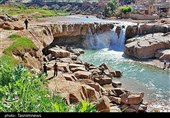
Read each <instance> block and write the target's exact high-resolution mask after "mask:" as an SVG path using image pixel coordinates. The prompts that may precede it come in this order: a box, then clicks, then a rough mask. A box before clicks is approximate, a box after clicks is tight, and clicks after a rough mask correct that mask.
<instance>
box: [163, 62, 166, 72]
mask: <svg viewBox="0 0 170 118" xmlns="http://www.w3.org/2000/svg"><path fill="white" fill-rule="evenodd" d="M165 68H166V60H164V67H163V70H164V69H165Z"/></svg>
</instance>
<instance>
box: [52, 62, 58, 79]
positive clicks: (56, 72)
mask: <svg viewBox="0 0 170 118" xmlns="http://www.w3.org/2000/svg"><path fill="white" fill-rule="evenodd" d="M53 68H54V77H55V76H57V75H58V65H57V63H55V64H54V66H53Z"/></svg>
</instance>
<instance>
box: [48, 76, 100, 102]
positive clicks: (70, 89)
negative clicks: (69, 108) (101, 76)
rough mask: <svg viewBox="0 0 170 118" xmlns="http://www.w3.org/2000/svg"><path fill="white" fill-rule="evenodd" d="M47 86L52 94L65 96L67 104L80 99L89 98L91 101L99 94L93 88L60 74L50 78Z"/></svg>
mask: <svg viewBox="0 0 170 118" xmlns="http://www.w3.org/2000/svg"><path fill="white" fill-rule="evenodd" d="M48 88H49V89H50V90H51V91H52V92H53V93H54V94H57V95H60V96H62V97H63V98H65V100H66V102H67V104H75V103H78V102H81V101H82V100H89V101H90V102H92V101H96V100H98V99H99V94H98V93H97V92H96V91H95V89H94V88H92V87H90V86H88V85H85V84H80V83H78V82H77V83H76V82H71V81H67V80H65V78H64V76H63V75H62V74H60V75H59V76H58V77H57V78H54V79H53V80H50V81H49V84H48Z"/></svg>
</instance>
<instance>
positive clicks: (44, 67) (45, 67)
mask: <svg viewBox="0 0 170 118" xmlns="http://www.w3.org/2000/svg"><path fill="white" fill-rule="evenodd" d="M43 72H44V73H45V75H46V76H48V74H47V65H46V64H45V63H44V65H43Z"/></svg>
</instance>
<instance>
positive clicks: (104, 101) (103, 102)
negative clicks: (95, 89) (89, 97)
mask: <svg viewBox="0 0 170 118" xmlns="http://www.w3.org/2000/svg"><path fill="white" fill-rule="evenodd" d="M96 110H97V111H99V112H110V100H109V98H108V97H106V96H102V97H101V98H100V99H99V100H98V102H97V105H96Z"/></svg>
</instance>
